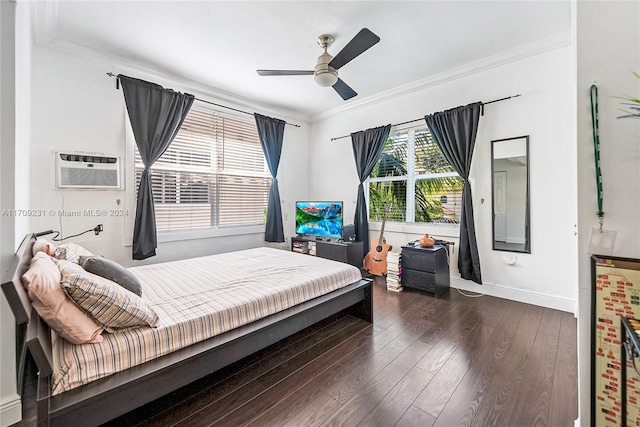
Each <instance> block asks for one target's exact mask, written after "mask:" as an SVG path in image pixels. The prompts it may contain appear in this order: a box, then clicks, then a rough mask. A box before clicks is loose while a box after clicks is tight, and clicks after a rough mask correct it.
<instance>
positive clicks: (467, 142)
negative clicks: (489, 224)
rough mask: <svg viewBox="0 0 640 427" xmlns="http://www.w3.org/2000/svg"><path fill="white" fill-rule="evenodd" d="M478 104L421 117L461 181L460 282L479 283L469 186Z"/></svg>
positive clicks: (478, 111)
mask: <svg viewBox="0 0 640 427" xmlns="http://www.w3.org/2000/svg"><path fill="white" fill-rule="evenodd" d="M481 109H482V103H481V102H476V103H474V104H469V105H467V106H464V107H458V108H454V109H451V110H447V111H442V112H439V113H435V114H431V115H428V116H425V120H426V121H427V126H428V127H429V131H430V132H431V135H432V136H433V139H434V141H435V142H436V144H438V147H440V150H441V151H442V154H444V157H445V158H446V159H447V161H448V162H449V163H450V164H451V166H452V167H453V169H455V171H456V172H457V173H458V175H460V176H461V177H462V179H463V180H464V185H463V190H462V212H461V214H460V248H459V254H458V270H459V271H460V275H461V277H462V278H463V279H468V280H473V281H474V282H476V283H480V284H482V276H481V274H480V257H479V256H478V244H477V242H476V227H475V224H474V222H473V199H472V197H471V186H470V185H469V169H470V168H471V158H472V157H473V147H474V145H475V142H476V133H477V132H478V122H479V120H480V111H481Z"/></svg>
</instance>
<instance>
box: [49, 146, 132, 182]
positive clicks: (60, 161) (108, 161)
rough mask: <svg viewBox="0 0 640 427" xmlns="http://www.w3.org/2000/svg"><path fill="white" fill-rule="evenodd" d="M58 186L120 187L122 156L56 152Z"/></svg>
mask: <svg viewBox="0 0 640 427" xmlns="http://www.w3.org/2000/svg"><path fill="white" fill-rule="evenodd" d="M56 187H57V188H90V189H98V188H102V189H116V190H117V189H120V158H118V157H107V156H96V155H94V154H90V153H56Z"/></svg>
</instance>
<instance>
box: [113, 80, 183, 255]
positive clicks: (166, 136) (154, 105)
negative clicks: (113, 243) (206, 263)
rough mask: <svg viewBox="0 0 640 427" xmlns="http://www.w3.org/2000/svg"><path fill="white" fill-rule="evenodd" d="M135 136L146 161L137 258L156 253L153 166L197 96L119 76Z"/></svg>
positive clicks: (136, 239) (137, 228) (137, 223)
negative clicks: (152, 184)
mask: <svg viewBox="0 0 640 427" xmlns="http://www.w3.org/2000/svg"><path fill="white" fill-rule="evenodd" d="M118 80H119V81H120V83H121V84H122V92H123V93H124V100H125V103H126V104H127V111H128V112H129V121H130V122H131V128H132V129H133V135H134V137H135V140H136V145H137V146H138V151H139V152H140V157H141V158H142V163H143V164H144V170H143V171H142V176H141V178H140V187H138V199H137V201H136V218H135V223H134V227H133V259H145V258H149V257H152V256H155V254H156V248H157V247H158V239H157V236H156V215H155V209H154V206H153V192H152V190H151V172H150V170H149V168H150V167H151V166H152V165H153V164H154V163H155V162H156V160H158V159H159V158H160V156H162V154H163V153H164V152H165V151H166V150H167V148H169V145H171V142H172V141H173V139H174V138H175V136H176V134H177V133H178V130H180V126H182V122H184V119H185V117H187V113H188V112H189V110H190V109H191V105H192V104H193V100H194V97H193V95H189V94H187V93H185V94H182V93H179V92H174V91H172V90H171V89H165V88H163V87H162V86H159V85H157V84H155V83H150V82H147V81H144V80H138V79H134V78H131V77H127V76H124V75H122V74H120V75H118Z"/></svg>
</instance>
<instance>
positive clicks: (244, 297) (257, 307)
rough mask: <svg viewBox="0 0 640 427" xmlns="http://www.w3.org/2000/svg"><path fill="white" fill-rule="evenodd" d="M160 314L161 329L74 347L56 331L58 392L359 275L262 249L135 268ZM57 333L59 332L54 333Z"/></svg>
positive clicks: (109, 336) (116, 335) (337, 266)
mask: <svg viewBox="0 0 640 427" xmlns="http://www.w3.org/2000/svg"><path fill="white" fill-rule="evenodd" d="M129 270H130V271H131V272H132V273H134V274H135V275H136V276H137V277H138V278H139V279H140V281H141V282H142V289H143V298H144V299H145V300H146V301H147V302H148V303H149V304H150V305H151V307H152V308H153V309H154V310H155V311H156V313H158V316H159V317H160V325H159V327H157V328H150V327H144V328H137V329H128V330H125V331H121V332H117V333H113V334H108V333H103V336H104V341H103V342H101V343H97V344H82V345H74V344H70V343H69V342H68V341H66V340H64V339H61V338H58V337H55V336H54V343H53V344H54V345H53V358H54V372H53V377H52V380H53V384H52V393H53V394H58V393H62V392H64V391H67V390H70V389H73V388H75V387H78V386H81V385H83V384H87V383H89V382H91V381H95V380H97V379H99V378H103V377H106V376H108V375H111V374H113V373H116V372H119V371H122V370H125V369H127V368H130V367H132V366H135V365H139V364H141V363H144V362H146V361H149V360H151V359H154V358H156V357H160V356H162V355H164V354H167V353H170V352H172V351H175V350H178V349H180V348H183V347H186V346H189V345H191V344H194V343H196V342H199V341H202V340H205V339H207V338H210V337H212V336H214V335H218V334H221V333H223V332H225V331H228V330H230V329H233V328H236V327H239V326H242V325H245V324H247V323H250V322H253V321H255V320H258V319H260V318H263V317H266V316H268V315H271V314H273V313H277V312H278V311H281V310H284V309H286V308H289V307H292V306H294V305H296V304H299V303H301V302H304V301H307V300H310V299H313V298H315V297H318V296H320V295H323V294H326V293H328V292H331V291H333V290H336V289H338V288H341V287H344V286H346V285H348V284H350V283H354V282H356V281H358V280H359V279H360V278H361V274H360V270H359V269H358V268H356V267H353V266H351V265H348V264H342V263H338V262H334V261H329V260H325V259H322V258H316V257H314V256H309V255H301V254H297V253H292V252H287V251H283V250H278V249H272V248H256V249H249V250H244V251H239V252H230V253H226V254H220V255H212V256H207V257H201V258H193V259H187V260H181V261H174V262H167V263H162V264H155V265H147V266H141V267H133V268H130V269H129ZM54 335H55V334H54Z"/></svg>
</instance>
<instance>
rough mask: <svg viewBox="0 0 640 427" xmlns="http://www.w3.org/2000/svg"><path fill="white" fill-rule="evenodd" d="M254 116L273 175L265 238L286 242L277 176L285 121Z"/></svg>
mask: <svg viewBox="0 0 640 427" xmlns="http://www.w3.org/2000/svg"><path fill="white" fill-rule="evenodd" d="M254 117H255V118H256V126H257V127H258V135H260V142H261V143H262V151H263V152H264V157H265V158H266V159H267V164H268V165H269V171H270V172H271V176H272V177H273V181H271V189H270V190H269V202H268V204H267V225H266V227H265V230H264V240H265V242H284V230H283V228H282V207H281V206H280V191H279V190H278V178H276V175H278V165H279V164H280V154H281V153H282V139H283V137H284V125H285V122H284V121H283V120H279V119H274V118H271V117H266V116H263V115H260V114H258V113H255V114H254Z"/></svg>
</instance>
